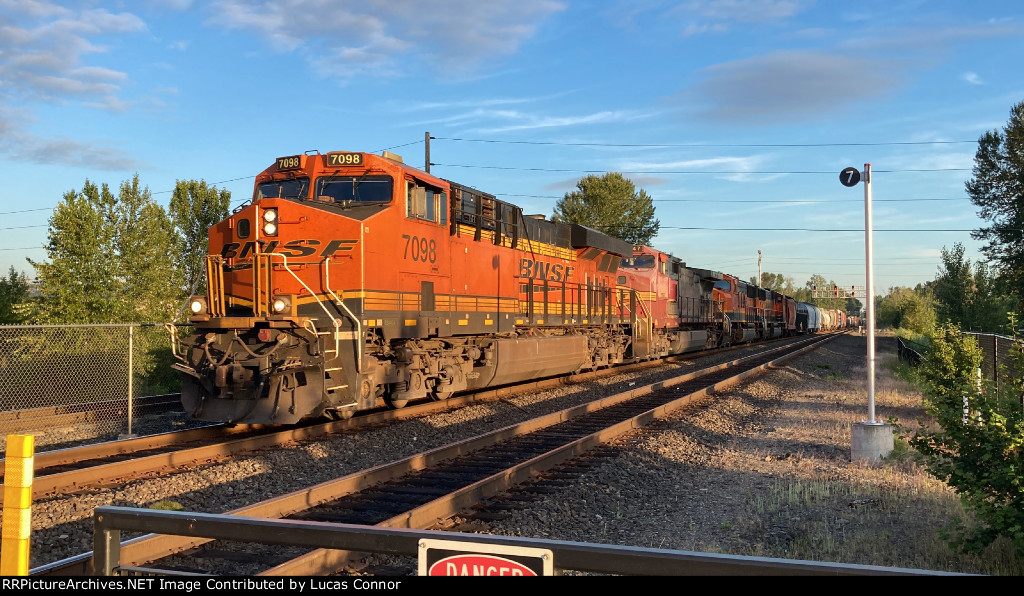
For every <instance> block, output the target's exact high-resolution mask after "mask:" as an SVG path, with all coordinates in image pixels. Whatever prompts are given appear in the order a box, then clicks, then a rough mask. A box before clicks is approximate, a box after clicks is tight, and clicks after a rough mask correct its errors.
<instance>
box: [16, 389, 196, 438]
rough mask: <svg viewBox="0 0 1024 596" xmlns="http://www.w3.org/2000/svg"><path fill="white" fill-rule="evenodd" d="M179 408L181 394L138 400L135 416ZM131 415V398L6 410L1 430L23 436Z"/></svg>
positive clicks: (139, 398) (135, 400)
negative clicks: (45, 429)
mask: <svg viewBox="0 0 1024 596" xmlns="http://www.w3.org/2000/svg"><path fill="white" fill-rule="evenodd" d="M176 409H177V410H180V409H181V394H180V393H167V394H164V395H150V396H145V397H136V398H134V399H133V400H132V414H133V415H134V416H145V415H147V414H163V413H165V412H171V411H173V410H176ZM127 412H128V399H127V398H120V399H111V400H106V401H99V402H89V403H81V404H69V405H59V406H45V407H42V408H30V409H26V410H3V411H0V428H2V429H4V432H6V433H20V432H25V431H31V430H39V429H41V428H48V427H53V426H74V425H78V424H84V423H89V422H100V421H106V420H117V419H119V418H124V417H125V416H126V415H127Z"/></svg>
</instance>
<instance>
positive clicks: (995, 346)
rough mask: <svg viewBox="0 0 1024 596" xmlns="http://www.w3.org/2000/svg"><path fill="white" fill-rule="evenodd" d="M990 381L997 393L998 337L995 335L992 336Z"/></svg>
mask: <svg viewBox="0 0 1024 596" xmlns="http://www.w3.org/2000/svg"><path fill="white" fill-rule="evenodd" d="M992 381H993V382H995V384H996V391H999V337H998V336H996V335H993V336H992Z"/></svg>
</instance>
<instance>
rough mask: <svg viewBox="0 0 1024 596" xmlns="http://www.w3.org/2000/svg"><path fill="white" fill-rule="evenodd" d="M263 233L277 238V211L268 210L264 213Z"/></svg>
mask: <svg viewBox="0 0 1024 596" xmlns="http://www.w3.org/2000/svg"><path fill="white" fill-rule="evenodd" d="M263 233H264V234H266V235H267V236H277V209H267V210H265V211H264V212H263Z"/></svg>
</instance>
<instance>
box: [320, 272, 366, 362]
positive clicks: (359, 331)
mask: <svg viewBox="0 0 1024 596" xmlns="http://www.w3.org/2000/svg"><path fill="white" fill-rule="evenodd" d="M330 261H331V257H329V256H327V257H324V289H325V290H327V293H328V294H330V295H331V296H332V297H333V298H334V301H335V302H337V303H338V306H340V307H341V308H343V309H345V312H346V313H347V314H348V317H349V318H350V319H352V324H354V325H355V326H356V340H357V341H358V340H359V339H360V338H362V337H363V324H362V321H360V320H359V319H358V318H357V317H356V316H355V315H354V314H353V313H352V311H351V310H349V308H348V305H346V304H345V302H344V301H343V300H342V299H341V298H339V297H338V295H337V294H335V293H334V290H332V289H331V268H330V267H329V266H328V265H329V264H330ZM340 347H341V344H340V343H339V341H338V323H337V321H335V323H334V355H335V356H338V355H340V354H341V351H340ZM355 351H356V372H359V373H362V372H363V348H362V346H360V345H356V350H355Z"/></svg>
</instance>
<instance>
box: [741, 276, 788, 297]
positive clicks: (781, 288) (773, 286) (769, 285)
mask: <svg viewBox="0 0 1024 596" xmlns="http://www.w3.org/2000/svg"><path fill="white" fill-rule="evenodd" d="M786 282H787V279H786V276H784V275H783V274H781V273H761V282H760V283H758V281H757V276H756V275H752V276H750V283H752V284H754V285H758V286H761V287H762V288H766V289H769V290H774V291H776V292H783V293H786V292H785V290H786ZM788 282H789V286H790V289H792V286H793V279H792V278H789V280H788Z"/></svg>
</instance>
